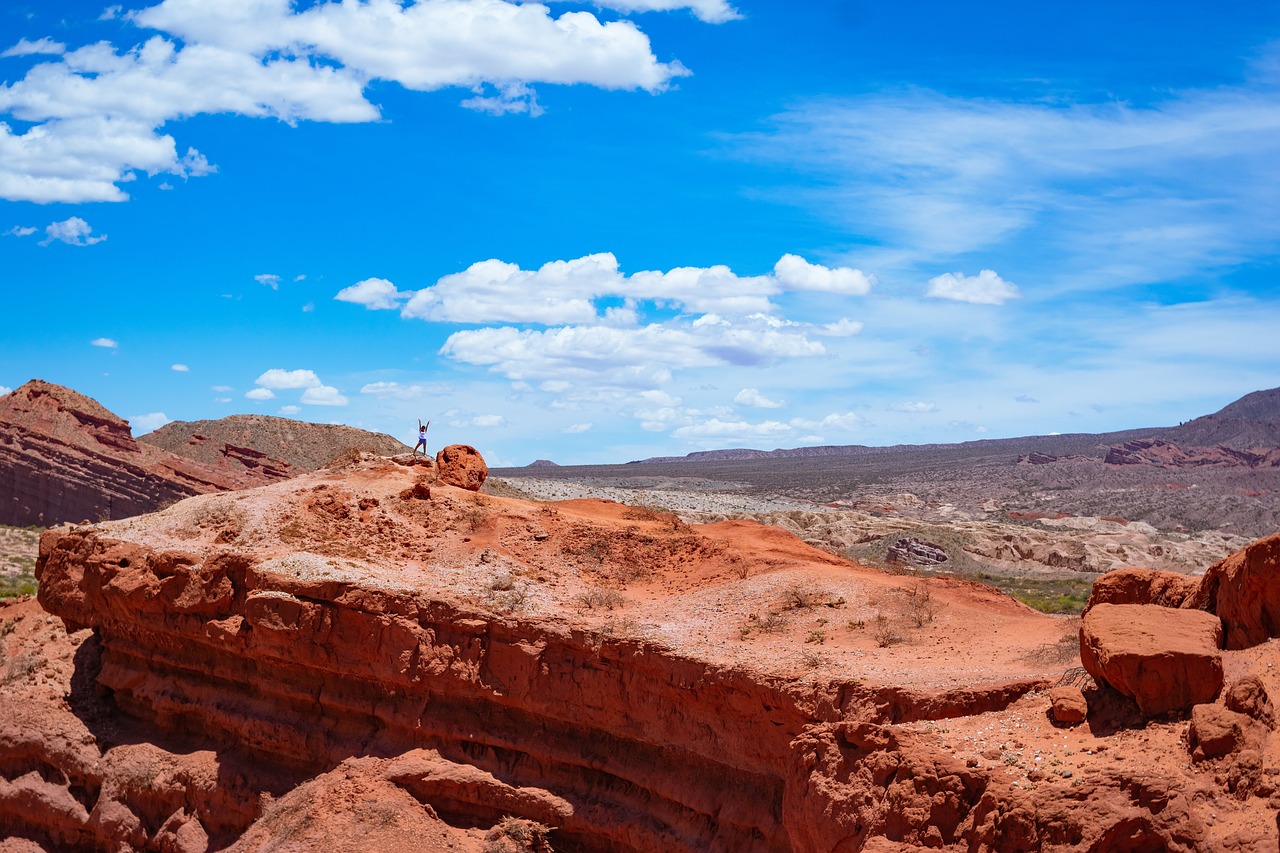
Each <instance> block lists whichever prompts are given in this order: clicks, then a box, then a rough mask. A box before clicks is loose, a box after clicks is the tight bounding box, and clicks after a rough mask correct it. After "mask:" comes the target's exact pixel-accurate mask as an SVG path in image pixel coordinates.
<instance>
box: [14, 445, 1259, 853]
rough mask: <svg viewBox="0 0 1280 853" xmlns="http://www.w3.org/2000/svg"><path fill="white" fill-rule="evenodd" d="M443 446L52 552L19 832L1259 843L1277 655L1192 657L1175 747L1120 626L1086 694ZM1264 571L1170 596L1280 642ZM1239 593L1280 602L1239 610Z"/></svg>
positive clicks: (973, 627) (858, 842) (931, 628)
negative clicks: (1260, 629)
mask: <svg viewBox="0 0 1280 853" xmlns="http://www.w3.org/2000/svg"><path fill="white" fill-rule="evenodd" d="M448 450H449V449H446V451H442V453H441V455H440V456H439V457H438V458H437V460H436V461H435V463H434V464H433V463H432V462H431V461H429V460H420V459H414V458H412V457H408V456H405V457H399V458H398V459H385V458H377V457H373V456H366V457H363V458H361V459H352V460H351V461H350V462H349V464H347V465H346V466H345V467H332V468H326V469H323V470H321V471H319V472H316V473H313V474H304V475H302V476H299V477H297V478H294V479H290V480H287V481H283V482H280V483H276V484H273V485H269V486H265V487H262V488H258V489H252V490H246V491H240V492H236V493H228V494H216V495H203V496H199V497H195V498H191V499H189V500H186V501H183V502H180V503H178V504H176V505H174V506H172V507H169V508H167V509H165V510H164V511H162V512H160V513H156V514H154V515H149V516H141V517H136V518H130V519H125V520H122V521H117V522H109V523H105V524H100V525H96V526H83V527H76V528H61V529H55V530H50V531H48V532H46V533H45V534H44V535H43V537H42V539H41V545H40V557H39V563H38V573H39V578H40V598H39V602H38V603H37V602H36V601H33V600H30V599H27V600H25V601H21V602H17V603H14V604H9V605H3V606H0V626H3V627H0V667H3V677H0V707H4V708H5V709H6V713H5V714H3V715H0V834H7V835H10V836H16V837H20V838H25V839H30V840H31V842H32V843H34V844H37V845H39V847H38V848H37V849H45V850H54V849H113V850H114V849H155V850H182V851H207V850H215V849H216V850H224V849H225V850H237V851H239V850H244V851H247V850H262V849H282V850H283V849H329V850H339V851H344V850H351V851H355V850H368V849H378V850H387V851H393V850H410V849H437V850H443V849H452V850H457V851H461V853H481V851H496V850H516V851H530V850H538V851H546V850H549V849H555V850H560V851H569V853H572V851H611V852H612V853H649V851H658V850H661V851H670V853H693V851H699V853H702V851H722V852H723V853H728V851H733V853H775V852H776V853H790V851H795V852H796V853H818V851H822V853H827V852H828V851H832V850H849V851H854V850H883V851H887V850H902V849H914V848H917V847H919V848H931V849H941V850H949V851H957V853H958V851H961V850H1028V851H1029V850H1041V849H1044V850H1061V851H1080V853H1084V851H1094V850H1183V851H1217V850H1239V851H1244V850H1264V849H1265V850H1273V849H1275V848H1276V846H1277V834H1276V833H1277V828H1276V821H1275V814H1276V809H1277V807H1280V793H1277V779H1278V778H1280V772H1278V768H1277V764H1276V756H1277V754H1278V752H1277V749H1278V748H1280V742H1277V739H1276V735H1275V734H1274V732H1273V730H1271V729H1270V728H1268V724H1267V722H1266V720H1268V719H1270V718H1269V717H1267V714H1266V710H1267V707H1268V705H1267V701H1266V696H1267V694H1268V693H1270V694H1274V693H1275V691H1276V690H1277V689H1280V683H1277V679H1280V676H1278V675H1277V674H1276V673H1275V671H1274V668H1271V667H1267V666H1265V665H1264V663H1265V661H1266V659H1267V658H1268V655H1269V656H1270V657H1274V649H1273V648H1272V646H1273V644H1274V640H1269V639H1266V638H1265V637H1264V638H1263V639H1262V640H1261V643H1262V644H1261V645H1251V644H1252V643H1253V642H1254V641H1255V640H1256V639H1257V638H1254V637H1252V635H1250V636H1249V637H1248V639H1247V640H1246V641H1245V644H1244V645H1241V644H1232V645H1229V646H1228V647H1227V649H1217V648H1210V647H1209V646H1207V645H1206V646H1205V647H1204V648H1201V647H1200V646H1197V647H1196V648H1195V649H1192V650H1191V652H1193V653H1194V654H1195V655H1198V657H1196V660H1197V661H1200V660H1204V662H1205V667H1206V668H1207V670H1208V671H1210V675H1212V673H1213V672H1217V673H1219V674H1222V673H1226V674H1227V676H1228V677H1229V679H1230V683H1229V684H1228V683H1226V682H1224V688H1223V692H1224V694H1229V695H1228V696H1227V698H1226V699H1225V700H1223V701H1224V702H1225V703H1226V704H1225V705H1219V704H1217V702H1218V700H1216V699H1214V698H1213V697H1210V696H1205V695H1202V694H1201V693H1200V690H1201V687H1202V686H1203V679H1202V680H1201V681H1197V682H1196V687H1195V690H1194V691H1192V701H1194V702H1197V703H1199V704H1197V705H1196V709H1198V710H1196V709H1193V710H1192V711H1191V715H1192V717H1193V721H1192V725H1193V726H1195V728H1194V730H1193V731H1191V732H1190V737H1189V731H1188V730H1189V724H1188V722H1187V715H1188V712H1187V707H1189V706H1187V705H1185V704H1182V700H1183V698H1185V697H1183V693H1184V692H1185V691H1182V690H1180V688H1179V686H1178V685H1179V683H1180V679H1182V678H1183V671H1182V670H1179V669H1178V666H1177V665H1174V666H1171V667H1169V666H1166V668H1165V670H1162V672H1164V671H1166V670H1167V672H1168V674H1169V678H1168V679H1162V680H1160V684H1159V686H1160V687H1161V689H1162V690H1164V693H1162V694H1161V695H1160V696H1159V697H1156V699H1157V700H1159V703H1163V704H1160V705H1159V707H1160V709H1161V712H1160V714H1159V716H1158V717H1157V718H1156V719H1154V720H1146V719H1145V718H1144V709H1146V710H1151V709H1153V708H1155V707H1156V705H1154V704H1151V703H1150V701H1149V700H1150V699H1151V697H1149V696H1148V695H1147V694H1145V693H1144V694H1139V695H1134V694H1133V693H1125V692H1124V691H1123V690H1121V689H1119V688H1115V687H1114V685H1113V683H1112V682H1111V681H1110V679H1115V680H1116V683H1119V684H1120V685H1121V686H1124V684H1125V682H1124V681H1123V678H1122V676H1123V674H1124V672H1126V670H1124V669H1122V667H1124V666H1126V665H1127V664H1126V661H1127V660H1128V658H1126V657H1125V653H1126V648H1127V646H1125V645H1124V641H1125V637H1124V635H1118V633H1117V632H1119V631H1121V630H1122V629H1123V626H1124V623H1123V620H1120V622H1119V628H1112V627H1110V626H1111V625H1113V624H1115V622H1114V620H1113V622H1108V623H1105V624H1102V623H1098V620H1097V619H1095V620H1094V623H1091V624H1092V627H1091V628H1090V630H1089V631H1088V632H1087V636H1088V637H1089V638H1090V642H1091V646H1090V649H1091V652H1093V651H1096V652H1097V654H1096V655H1094V658H1096V661H1095V663H1097V664H1098V665H1097V666H1095V667H1094V669H1093V671H1094V672H1095V673H1096V675H1095V678H1096V679H1097V682H1096V683H1094V680H1093V679H1091V678H1090V677H1089V676H1088V675H1086V674H1084V672H1083V671H1082V670H1079V669H1077V667H1078V665H1079V659H1078V658H1077V656H1076V652H1077V651H1078V649H1079V637H1080V636H1081V635H1080V634H1078V633H1077V626H1078V625H1079V621H1078V620H1065V619H1058V618H1054V617H1049V616H1045V615H1043V614H1040V613H1036V612H1034V611H1031V610H1029V609H1028V608H1025V607H1023V606H1021V605H1019V604H1017V603H1016V602H1013V601H1012V600H1010V599H1008V598H1007V597H1005V596H1003V595H1000V594H999V593H996V592H994V591H993V590H991V589H989V588H986V587H982V586H979V585H976V584H969V583H965V582H962V581H956V580H944V579H933V580H922V579H918V578H911V577H906V576H901V575H893V574H888V573H885V572H880V571H876V570H873V569H868V568H866V567H863V566H860V565H858V564H856V563H852V562H849V561H846V560H842V559H839V558H836V557H833V556H832V555H830V554H827V553H824V552H822V551H819V550H816V549H813V548H811V547H808V546H806V545H805V544H804V543H802V542H800V541H798V540H797V539H796V538H795V537H793V536H791V535H790V534H788V533H786V532H784V531H781V530H778V529H776V528H769V527H765V526H761V525H758V524H754V523H751V522H745V521H725V522H719V523H714V524H706V525H689V524H685V523H683V522H681V521H680V520H679V519H678V518H676V517H674V516H672V515H669V514H666V513H662V512H658V511H655V510H653V509H649V508H645V507H631V506H627V505H625V504H621V503H614V502H607V501H599V500H570V501H562V502H557V503H550V504H548V503H532V502H527V501H522V500H518V499H514V498H507V497H498V496H492V495H483V494H478V493H476V492H475V491H473V489H475V488H478V487H479V485H480V484H481V483H482V482H483V480H484V466H483V462H482V460H479V458H478V456H477V455H476V454H474V451H471V450H470V449H469V448H455V449H454V451H453V452H447V451H448ZM453 484H461V486H458V485H453ZM1251 553H1252V554H1253V555H1252V556H1249V557H1247V558H1243V559H1244V563H1242V564H1241V565H1243V566H1245V567H1246V569H1247V570H1241V571H1215V572H1214V573H1211V575H1210V576H1207V577H1206V580H1205V581H1204V582H1203V584H1200V585H1198V586H1195V589H1197V590H1200V589H1210V588H1211V590H1212V592H1211V598H1212V601H1211V602H1210V601H1206V603H1205V605H1204V606H1203V607H1200V606H1196V607H1195V608H1194V609H1193V610H1189V611H1178V612H1180V613H1188V614H1189V618H1192V619H1197V620H1200V621H1202V622H1205V623H1206V624H1207V623H1208V622H1209V621H1210V620H1214V621H1216V620H1217V619H1218V616H1217V615H1215V614H1216V613H1218V612H1219V611H1221V612H1222V613H1223V614H1224V615H1223V616H1222V619H1223V620H1224V622H1226V623H1227V624H1228V626H1229V636H1233V637H1235V636H1243V635H1240V634H1238V632H1237V631H1236V629H1235V627H1234V626H1235V625H1237V624H1247V625H1259V626H1265V625H1272V626H1273V627H1274V619H1273V616H1274V612H1275V611H1274V594H1273V590H1274V589H1275V588H1276V585H1275V584H1270V585H1266V583H1265V578H1266V577H1268V576H1269V577H1272V578H1274V576H1275V572H1276V571H1277V569H1278V567H1277V565H1276V559H1277V554H1276V549H1275V548H1274V547H1272V546H1271V545H1267V546H1264V547H1263V548H1262V549H1261V550H1257V551H1256V553H1253V552H1251ZM1224 565H1227V564H1224ZM1232 565H1234V564H1232ZM1258 583H1263V584H1264V585H1263V586H1261V587H1259V586H1258ZM1162 588H1163V587H1162ZM1181 588H1182V587H1179V589H1181ZM1187 588H1188V589H1190V588H1191V585H1188V586H1187ZM1255 588H1256V589H1259V590H1264V592H1263V594H1256V593H1253V592H1251V590H1254V589H1255ZM1124 594H1125V595H1128V596H1130V598H1129V599H1126V600H1132V599H1134V598H1142V599H1143V601H1144V605H1143V606H1148V607H1149V606H1151V605H1150V604H1146V603H1145V602H1148V601H1150V600H1152V598H1153V597H1152V596H1150V595H1147V596H1146V597H1145V598H1144V597H1143V596H1142V595H1141V591H1132V590H1128V587H1126V592H1125V593H1124ZM1117 601H1118V599H1117V598H1115V597H1113V598H1112V599H1110V600H1109V601H1108V602H1107V605H1108V606H1118V604H1117V603H1116V602H1117ZM1251 601H1263V602H1266V607H1267V608H1271V609H1268V610H1266V611H1265V612H1263V611H1257V612H1256V613H1255V612H1254V611H1249V614H1246V615H1245V616H1243V617H1242V616H1241V615H1240V614H1238V613H1236V612H1235V611H1234V610H1232V611H1230V613H1228V608H1237V607H1244V608H1248V607H1249V605H1250V602H1251ZM1255 610H1256V608H1255ZM1095 612H1097V613H1100V614H1102V615H1103V616H1105V615H1106V613H1107V609H1106V607H1104V606H1103V605H1102V604H1099V605H1098V607H1097V608H1095ZM1144 612H1146V611H1144ZM47 613H48V614H53V615H54V616H56V617H59V618H60V619H61V620H62V621H63V623H65V625H66V626H67V630H69V631H70V632H71V633H69V634H67V633H64V631H63V628H62V625H60V624H59V623H58V622H57V620H54V619H50V618H48V616H47V615H46V614H47ZM1250 614H1251V615H1250ZM1158 615H1160V616H1163V615H1165V614H1163V613H1161V614H1158ZM1090 618H1092V617H1090ZM1212 633H1213V632H1210V631H1206V632H1205V635H1206V636H1210V635H1212ZM1271 633H1274V631H1272V632H1271ZM1221 635H1222V631H1221V629H1219V631H1218V634H1217V635H1215V636H1221ZM1095 639H1096V640H1098V642H1097V643H1096V644H1094V643H1093V641H1094V640H1095ZM1157 639H1158V638H1157ZM1095 646H1096V648H1095ZM1146 648H1147V649H1148V650H1149V651H1150V652H1151V653H1152V654H1153V655H1154V656H1156V657H1158V655H1159V653H1160V651H1161V650H1160V649H1159V648H1156V647H1155V646H1153V645H1152V644H1151V643H1150V642H1148V643H1147V647H1146ZM1091 660H1093V658H1091ZM1215 660H1216V662H1217V663H1216V666H1217V668H1216V669H1214V663H1213V661H1215ZM1248 678H1252V679H1253V680H1252V681H1248V683H1247V684H1245V686H1244V687H1243V688H1242V687H1241V686H1240V684H1241V683H1242V682H1245V681H1246V680H1247V679H1248ZM1209 681H1210V682H1212V678H1210V679H1209ZM1055 685H1056V686H1057V687H1059V688H1061V687H1070V686H1071V685H1075V689H1074V692H1071V691H1067V692H1066V693H1063V692H1062V691H1061V690H1059V691H1057V692H1056V693H1054V694H1053V695H1051V688H1054V687H1055ZM1109 685H1111V686H1109ZM1242 693H1244V694H1247V696H1246V697H1245V698H1247V699H1249V700H1250V702H1249V703H1246V704H1240V703H1235V704H1233V702H1234V700H1233V699H1232V698H1231V697H1232V696H1237V695H1239V694H1242ZM1144 702H1146V703H1148V704H1145V705H1144V704H1143V703H1144ZM1170 703H1172V704H1170ZM1241 707H1248V708H1253V709H1254V710H1255V711H1256V712H1257V717H1256V719H1255V718H1254V717H1248V718H1247V719H1246V718H1245V716H1244V715H1243V714H1242V712H1240V711H1238V710H1236V709H1238V708H1241ZM1231 714H1235V715H1236V716H1230V715H1231ZM1081 720H1085V721H1086V722H1087V724H1086V725H1075V723H1077V722H1079V721H1081ZM1214 721H1219V722H1222V723H1224V725H1225V729H1223V728H1222V727H1219V728H1216V729H1215V728H1213V727H1212V726H1211V725H1210V723H1213V722H1214ZM1233 726H1234V728H1233ZM1197 750H1198V751H1197ZM548 837H549V840H550V844H549V845H548V844H547V843H545V841H544V840H542V839H546V838H548ZM22 849H29V848H22Z"/></svg>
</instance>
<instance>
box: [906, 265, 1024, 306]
mask: <svg viewBox="0 0 1280 853" xmlns="http://www.w3.org/2000/svg"><path fill="white" fill-rule="evenodd" d="M928 294H929V296H932V297H935V298H937V299H951V300H953V301H956V302H971V303H974V304H975V305H1003V304H1004V303H1006V302H1008V301H1009V300H1010V299H1017V298H1018V297H1020V296H1021V295H1022V293H1021V291H1019V290H1018V287H1017V285H1015V284H1013V283H1012V282H1008V281H1005V280H1004V279H1002V278H1001V277H1000V276H998V275H996V273H995V271H994V270H983V271H982V272H980V273H978V274H977V275H976V276H967V275H965V274H964V273H958V272H955V273H952V272H949V273H943V274H942V275H940V276H936V277H934V278H931V279H929V290H928Z"/></svg>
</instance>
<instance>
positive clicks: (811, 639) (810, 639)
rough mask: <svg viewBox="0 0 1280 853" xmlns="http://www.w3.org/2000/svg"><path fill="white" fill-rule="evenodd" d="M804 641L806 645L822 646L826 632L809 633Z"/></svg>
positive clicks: (825, 639)
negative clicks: (815, 644)
mask: <svg viewBox="0 0 1280 853" xmlns="http://www.w3.org/2000/svg"><path fill="white" fill-rule="evenodd" d="M804 641H805V642H806V643H817V644H818V645H822V644H823V643H825V642H826V641H827V632H826V631H810V632H809V635H808V636H807V637H805V638H804Z"/></svg>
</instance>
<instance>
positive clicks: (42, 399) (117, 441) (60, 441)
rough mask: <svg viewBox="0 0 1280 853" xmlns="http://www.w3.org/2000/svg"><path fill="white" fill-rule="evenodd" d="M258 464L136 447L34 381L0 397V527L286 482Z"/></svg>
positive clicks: (116, 514)
mask: <svg viewBox="0 0 1280 853" xmlns="http://www.w3.org/2000/svg"><path fill="white" fill-rule="evenodd" d="M262 461H263V460H262V458H261V454H258V455H255V454H254V453H253V452H251V451H250V452H245V453H241V454H237V455H234V456H232V457H229V458H228V459H226V460H225V461H224V462H223V463H222V464H219V465H205V464H201V463H199V462H194V461H192V460H189V459H184V458H182V457H180V456H176V455H174V454H172V453H168V452H165V451H163V450H160V449H158V448H155V447H151V446H149V445H145V444H139V443H138V442H137V441H135V440H134V438H133V433H132V432H131V431H130V429H129V423H128V421H125V420H124V419H122V418H120V417H118V416H117V415H115V414H112V413H111V412H110V411H108V410H107V409H105V408H103V407H102V406H101V405H99V404H98V403H97V402H96V401H94V400H91V399H90V398H88V397H85V396H84V395H82V394H78V393H76V392H75V391H72V390H70V389H69V388H63V387H62V386H60V385H54V384H52V383H49V382H42V381H40V380H38V379H34V380H32V381H30V382H28V383H26V384H25V385H23V386H22V387H20V388H18V389H16V390H15V391H13V392H12V393H10V394H7V395H5V396H4V397H0V524H11V525H28V524H35V525H40V526H47V525H51V524H59V523H61V522H66V521H71V522H77V521H81V520H82V519H95V520H96V519H104V518H124V517H126V516H130V515H137V514H139V513H143V512H150V511H152V510H154V509H156V508H157V507H158V506H161V505H162V504H164V503H166V502H170V501H174V500H177V499H180V498H184V497H189V496H191V495H197V494H203V493H206V492H214V491H219V490H223V489H236V488H243V487H246V486H252V485H261V484H263V483H270V482H273V481H276V480H279V479H282V478H284V477H286V476H288V473H287V471H283V470H279V469H278V468H274V467H271V466H268V465H263V464H262Z"/></svg>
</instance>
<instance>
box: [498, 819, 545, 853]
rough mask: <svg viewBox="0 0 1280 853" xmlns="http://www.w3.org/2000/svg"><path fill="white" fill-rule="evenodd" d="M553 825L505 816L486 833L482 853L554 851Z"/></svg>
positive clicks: (540, 852)
mask: <svg viewBox="0 0 1280 853" xmlns="http://www.w3.org/2000/svg"><path fill="white" fill-rule="evenodd" d="M550 834H551V827H549V826H546V825H545V824H541V823H538V822H537V821H533V820H524V819H523V818H518V817H510V816H507V817H504V818H503V819H502V820H500V821H499V822H498V823H497V825H496V826H494V827H493V828H492V829H490V830H489V831H488V832H486V833H485V835H484V847H482V848H481V850H482V853H554V850H553V849H552V847H551V842H550V841H548V840H547V836H548V835H550Z"/></svg>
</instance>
